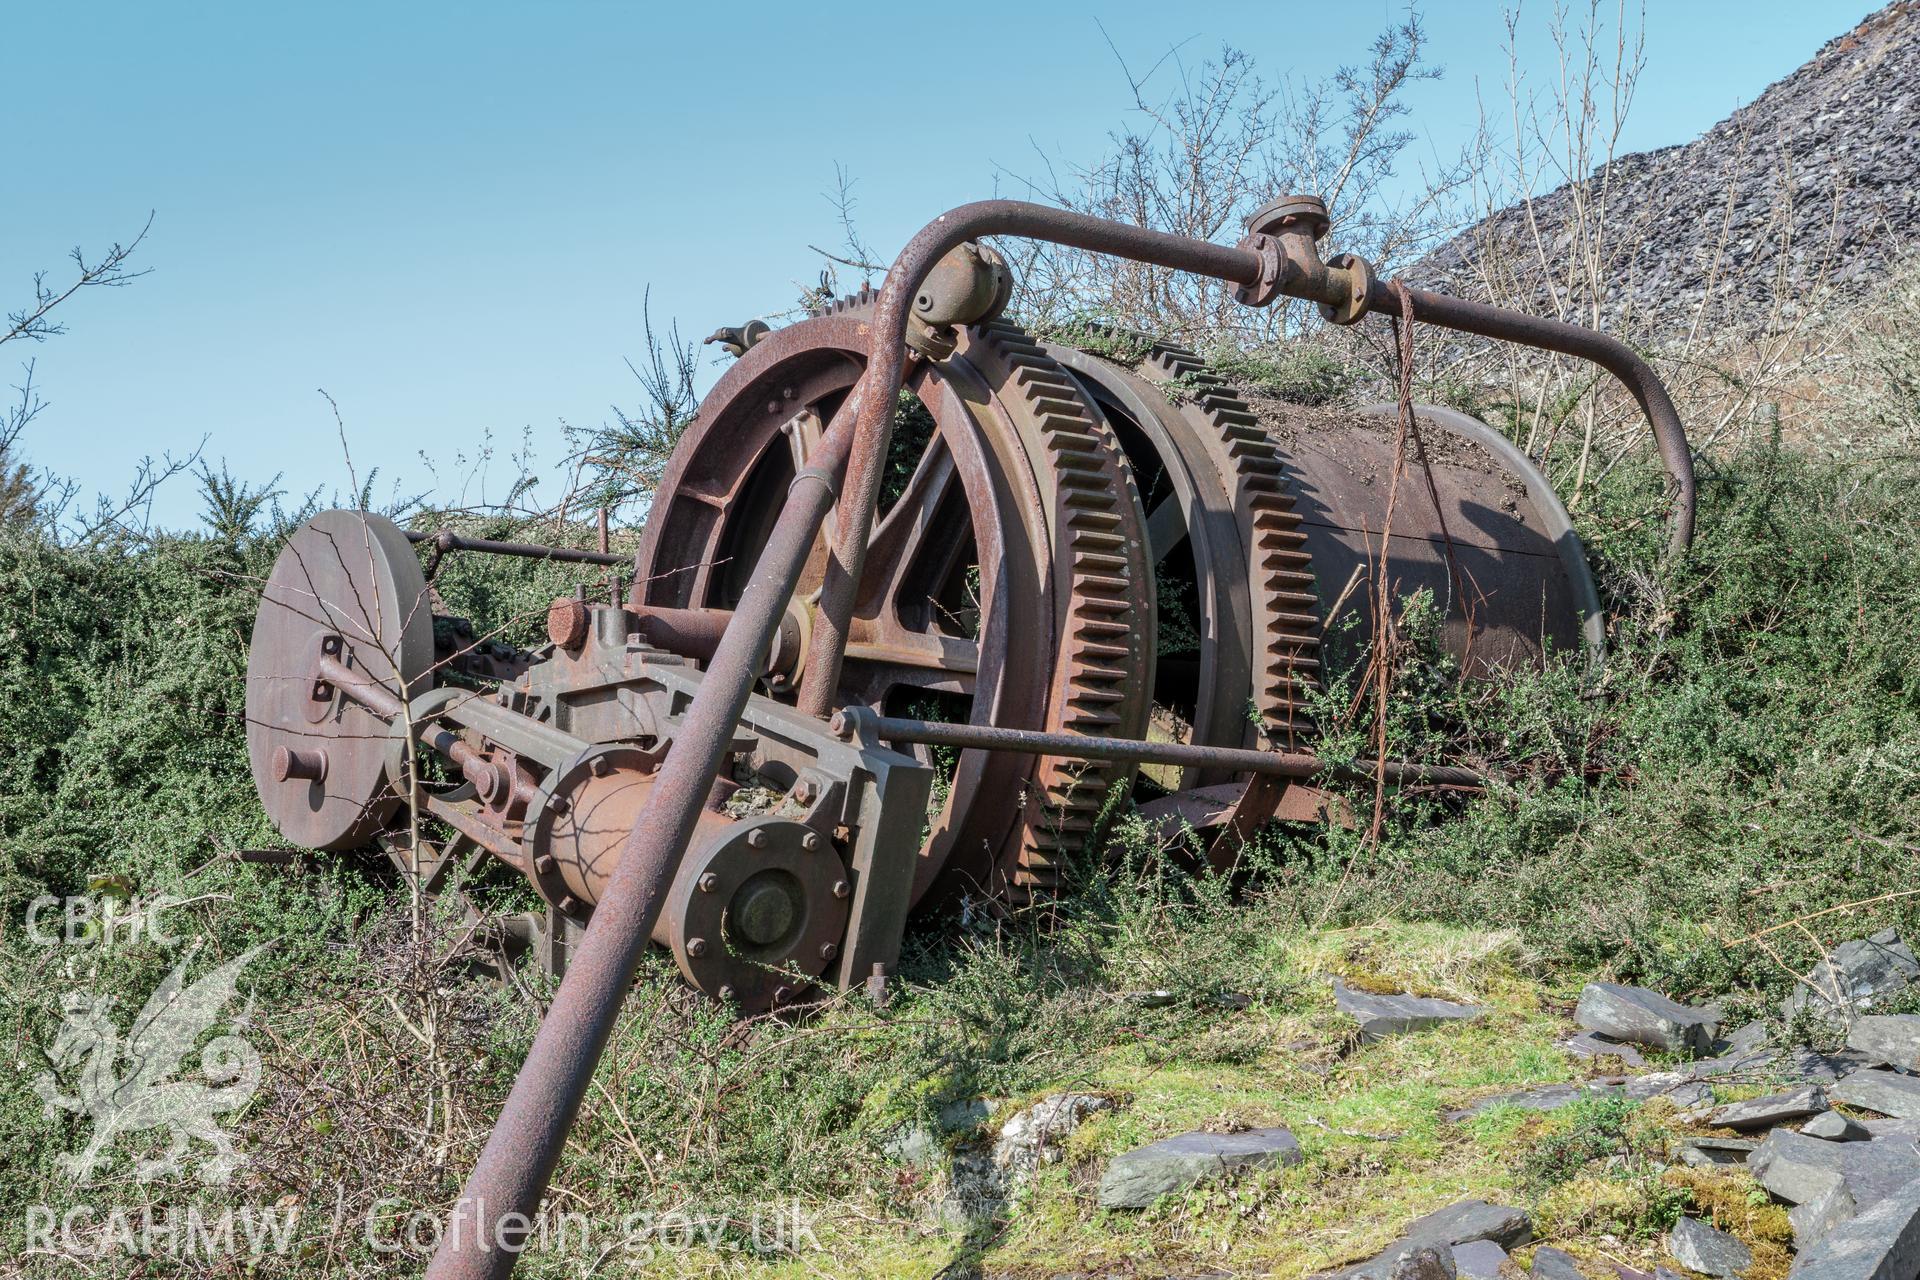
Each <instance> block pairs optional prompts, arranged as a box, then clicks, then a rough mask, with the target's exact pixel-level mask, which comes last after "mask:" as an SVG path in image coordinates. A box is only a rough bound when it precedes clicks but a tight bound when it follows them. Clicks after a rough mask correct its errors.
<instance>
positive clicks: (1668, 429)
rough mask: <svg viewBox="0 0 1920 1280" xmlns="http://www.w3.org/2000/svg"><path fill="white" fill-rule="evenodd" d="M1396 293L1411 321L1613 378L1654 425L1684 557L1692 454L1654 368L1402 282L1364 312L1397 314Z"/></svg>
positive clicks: (1582, 332)
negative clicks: (1562, 358)
mask: <svg viewBox="0 0 1920 1280" xmlns="http://www.w3.org/2000/svg"><path fill="white" fill-rule="evenodd" d="M1402 290H1404V291H1405V292H1406V294H1407V296H1408V297H1409V298H1411V299H1412V301H1413V318H1414V319H1415V320H1424V321H1426V322H1427V323H1428V324H1437V325H1439V326H1441V327H1442V328H1445V329H1456V330H1458V331H1460V332H1461V333H1472V334H1478V335H1479V336H1481V337H1483V338H1496V339H1499V340H1500V341H1502V342H1517V343H1519V344H1521V345H1522V346H1527V347H1536V348H1538V349H1540V350H1542V351H1557V352H1559V353H1560V354H1562V355H1569V356H1575V357H1578V358H1579V359H1582V360H1586V361H1588V362H1590V363H1592V364H1597V365H1599V366H1600V367H1601V368H1602V369H1605V370H1606V371H1607V372H1608V373H1610V374H1612V375H1613V376H1614V377H1615V378H1617V379H1619V381H1620V382H1621V384H1622V385H1624V386H1625V387H1626V389H1627V391H1628V393H1629V394H1631V395H1632V396H1633V398H1634V401H1635V402H1636V403H1637V404H1638V405H1639V406H1640V412H1641V413H1643V414H1645V415H1646V419H1647V423H1648V425H1650V426H1651V427H1652V428H1653V439H1654V443H1655V445H1657V446H1658V448H1659V450H1660V461H1661V462H1662V464H1664V465H1665V467H1666V470H1667V478H1668V479H1669V480H1670V481H1672V483H1673V486H1674V495H1673V511H1672V515H1671V516H1670V518H1669V523H1670V525H1671V529H1670V532H1669V536H1668V543H1667V551H1668V554H1669V555H1672V556H1676V557H1677V556H1680V555H1683V554H1685V552H1686V550H1687V548H1688V547H1690V546H1692V545H1693V522H1694V507H1695V502H1696V498H1695V494H1694V478H1693V450H1692V449H1691V448H1690V447H1689V446H1688V444H1687V432H1686V428H1685V427H1684V426H1682V425H1681V423H1680V414H1679V412H1678V411H1677V410H1676V409H1675V408H1674V407H1673V398H1672V397H1671V396H1669V395H1668V394H1667V389H1666V387H1665V386H1664V385H1662V384H1661V381H1660V379H1659V377H1658V375H1656V374H1655V373H1654V371H1653V367H1652V366H1651V365H1649V364H1648V363H1647V362H1646V361H1645V360H1643V359H1641V357H1640V356H1639V354H1638V353H1637V352H1635V351H1634V349H1633V348H1632V347H1629V346H1628V345H1627V344H1626V343H1624V342H1622V341H1620V340H1619V339H1618V338H1613V337H1609V336H1608V335H1606V334H1604V333H1597V332H1595V331H1594V330H1592V329H1587V328H1582V327H1581V326H1580V325H1577V324H1567V323H1566V322H1564V321H1561V320H1548V319H1546V318H1544V317H1541V316H1530V315H1527V314H1526V313H1525V312H1521V311H1509V310H1507V309H1506V308H1504V307H1490V306H1488V305H1486V304H1485V303H1482V302H1468V301H1467V300H1466V299H1464V298H1452V297H1448V296H1447V295H1446V294H1444V293H1429V292H1428V291H1427V290H1425V289H1415V288H1412V287H1411V286H1408V285H1403V284H1401V283H1400V282H1399V281H1397V280H1393V281H1384V282H1381V281H1376V282H1375V284H1374V286H1373V289H1372V290H1371V291H1370V292H1369V294H1368V296H1367V310H1368V311H1370V312H1372V313H1374V314H1376V315H1384V316H1397V315H1399V314H1400V293H1401V291H1402Z"/></svg>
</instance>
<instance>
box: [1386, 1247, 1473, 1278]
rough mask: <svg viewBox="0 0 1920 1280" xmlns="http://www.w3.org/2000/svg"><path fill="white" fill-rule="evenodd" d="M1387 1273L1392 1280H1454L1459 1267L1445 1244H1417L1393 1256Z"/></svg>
mask: <svg viewBox="0 0 1920 1280" xmlns="http://www.w3.org/2000/svg"><path fill="white" fill-rule="evenodd" d="M1388 1274H1389V1275H1390V1276H1391V1277H1392V1280H1455V1277H1456V1276H1458V1275H1459V1274H1460V1268H1459V1264H1458V1263H1457V1262H1456V1261H1455V1260H1454V1256H1453V1250H1451V1249H1449V1248H1447V1247H1446V1246H1445V1245H1417V1246H1415V1247H1413V1248H1411V1249H1408V1250H1406V1251H1405V1252H1403V1253H1401V1254H1400V1255H1399V1256H1398V1257H1397V1258H1395V1259H1394V1262H1393V1270H1392V1271H1391V1272H1389V1273H1388Z"/></svg>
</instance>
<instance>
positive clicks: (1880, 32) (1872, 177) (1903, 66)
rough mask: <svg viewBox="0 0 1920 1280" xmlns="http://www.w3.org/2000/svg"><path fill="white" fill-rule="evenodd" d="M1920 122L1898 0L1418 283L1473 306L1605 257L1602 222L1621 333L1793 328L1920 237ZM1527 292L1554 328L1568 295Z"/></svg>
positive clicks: (1441, 254)
mask: <svg viewBox="0 0 1920 1280" xmlns="http://www.w3.org/2000/svg"><path fill="white" fill-rule="evenodd" d="M1699 56H1701V57H1711V56H1712V53H1711V50H1702V51H1700V54H1699ZM1917 111H1920V6H1916V4H1915V3H1914V0H1896V2H1895V3H1893V4H1889V5H1887V6H1886V7H1885V8H1883V9H1880V10H1879V11H1877V12H1875V13H1873V14H1871V15H1869V16H1868V17H1866V18H1865V19H1864V20H1863V21H1861V22H1860V23H1859V24H1858V25H1857V26H1856V27H1854V28H1853V29H1852V30H1850V31H1848V32H1847V33H1846V34H1845V35H1842V36H1840V37H1838V38H1836V39H1834V40H1831V41H1829V42H1828V43H1827V44H1826V45H1825V46H1824V47H1823V48H1822V49H1821V50H1820V52H1819V53H1817V54H1816V55H1815V56H1814V57H1813V58H1812V59H1811V60H1810V61H1808V62H1807V63H1806V65H1805V66H1802V67H1801V68H1800V69H1799V70H1797V71H1795V72H1794V73H1793V74H1792V75H1790V76H1788V77H1786V78H1785V79H1783V80H1780V81H1779V82H1777V83H1775V84H1773V85H1772V86H1770V87H1769V88H1768V89H1767V90H1766V92H1764V93H1762V94H1761V95H1760V96H1759V97H1758V98H1756V99H1755V100H1754V101H1753V102H1751V103H1749V104H1748V105H1746V106H1744V107H1742V108H1740V109H1739V110H1737V111H1735V112H1734V113H1733V114H1732V115H1730V116H1728V117H1727V118H1726V119H1725V120H1723V121H1721V122H1720V123H1719V124H1717V125H1715V126H1714V127H1713V128H1712V129H1709V130H1708V131H1707V132H1706V133H1705V134H1703V135H1701V136H1700V137H1699V138H1697V139H1695V140H1694V141H1692V142H1689V143H1686V144H1684V145H1681V146H1674V147H1665V148H1662V149H1660V150H1657V151H1649V152H1642V153H1637V154H1633V155H1627V156H1622V157H1620V158H1619V159H1617V160H1615V161H1614V162H1613V163H1612V164H1611V165H1607V166H1605V167H1603V168H1601V169H1600V170H1599V171H1598V172H1596V173H1595V174H1594V175H1593V176H1592V177H1591V178H1589V179H1588V180H1587V181H1586V182H1584V183H1583V184H1581V185H1580V186H1579V187H1578V188H1575V187H1571V186H1567V187H1561V188H1559V189H1557V190H1555V191H1552V192H1549V193H1547V194H1545V195H1543V196H1541V197H1539V198H1538V199H1536V200H1534V201H1533V202H1531V203H1530V204H1519V205H1514V206H1512V207H1510V208H1507V209H1503V210H1501V211H1499V212H1497V213H1495V214H1493V215H1492V216H1491V217H1489V218H1488V219H1486V220H1485V221H1483V222H1481V223H1480V224H1479V225H1477V226H1475V227H1473V228H1471V229H1469V230H1468V231H1466V232H1464V233H1462V234H1461V235H1460V236H1458V237H1456V238H1455V239H1453V240H1451V241H1449V242H1448V243H1446V244H1444V245H1442V246H1440V247H1439V248H1437V249H1435V250H1434V251H1433V252H1431V253H1429V254H1428V255H1427V256H1426V258H1424V259H1423V260H1422V261H1420V262H1418V263H1416V264H1414V266H1413V267H1411V268H1409V270H1408V272H1407V277H1408V278H1409V279H1411V280H1414V281H1416V282H1418V283H1421V284H1423V285H1430V286H1436V287H1440V288H1443V289H1447V290H1449V291H1455V292H1459V291H1464V292H1466V293H1467V294H1468V295H1469V296H1473V295H1474V294H1475V291H1476V289H1477V287H1478V283H1479V281H1480V280H1481V279H1482V276H1483V274H1487V273H1490V274H1491V275H1492V276H1493V277H1496V278H1502V279H1504V278H1505V276H1506V275H1507V273H1508V272H1509V271H1510V270H1511V269H1512V267H1511V264H1512V263H1515V262H1523V261H1531V260H1533V259H1535V258H1536V256H1542V255H1543V256H1544V257H1546V258H1547V259H1548V260H1549V261H1553V262H1564V261H1565V260H1566V259H1567V258H1568V256H1569V253H1570V252H1572V251H1573V250H1574V247H1575V245H1576V242H1577V243H1578V244H1579V245H1580V246H1589V245H1591V244H1593V243H1595V241H1594V239H1593V233H1592V232H1591V231H1590V230H1589V229H1587V227H1586V225H1585V224H1586V223H1587V222H1588V221H1589V220H1597V221H1604V222H1606V223H1608V224H1609V225H1610V228H1611V230H1610V232H1609V233H1608V234H1607V235H1606V236H1605V237H1604V244H1605V246H1606V247H1605V248H1604V249H1603V250H1602V257H1603V258H1605V259H1606V261H1605V264H1604V274H1605V276H1606V278H1607V281H1608V283H1609V286H1610V288H1609V293H1608V296H1607V297H1606V299H1605V300H1604V305H1603V307H1602V311H1603V315H1604V319H1605V321H1606V324H1607V327H1619V326H1621V325H1622V324H1623V323H1627V324H1628V327H1633V326H1632V325H1631V323H1630V322H1629V320H1630V317H1646V316H1663V317H1667V318H1669V320H1668V323H1666V324H1665V325H1664V326H1663V328H1667V329H1670V328H1671V327H1672V326H1671V322H1670V321H1671V317H1675V316H1682V317H1691V316H1695V315H1699V316H1701V317H1702V318H1703V319H1704V320H1706V321H1707V322H1708V323H1709V324H1720V323H1725V324H1732V325H1753V324H1761V323H1766V322H1768V321H1769V319H1771V320H1772V321H1775V322H1787V323H1791V322H1792V321H1794V320H1795V319H1796V318H1798V317H1796V315H1795V314H1793V313H1794V312H1795V310H1796V309H1797V308H1801V307H1804V306H1805V305H1807V302H1808V300H1810V299H1814V298H1816V297H1817V296H1818V294H1819V291H1820V290H1821V289H1823V288H1825V287H1827V286H1833V285H1837V286H1841V288H1842V295H1841V299H1840V305H1842V306H1843V307H1849V308H1850V307H1851V306H1853V305H1856V303H1855V302H1854V301H1853V299H1855V298H1857V296H1858V293H1859V291H1860V290H1861V289H1863V288H1865V289H1871V288H1873V287H1875V286H1877V285H1878V283H1879V282H1881V281H1883V280H1884V279H1885V274H1886V271H1887V268H1888V267H1889V266H1890V265H1891V264H1892V262H1893V261H1894V259H1895V258H1896V256H1897V255H1898V253H1899V252H1901V251H1902V249H1903V248H1904V246H1906V245H1910V244H1912V243H1913V240H1914V237H1915V235H1916V233H1920V193H1917V192H1916V191H1915V188H1914V186H1913V182H1912V177H1913V174H1914V172H1915V170H1916V168H1920V130H1916V129H1915V128H1914V118H1915V113H1916V112H1917ZM1582 251H1584V249H1583V250H1582ZM1483 259H1485V260H1486V261H1485V262H1484V263H1483ZM1495 259H1498V260H1503V263H1504V265H1503V264H1502V263H1496V262H1495V261H1494V260H1495ZM1519 287H1520V288H1521V289H1522V291H1523V292H1527V291H1529V290H1530V291H1531V294H1532V296H1530V297H1523V298H1520V299H1517V301H1518V302H1519V303H1520V305H1523V306H1526V307H1527V308H1528V309H1529V310H1533V311H1538V312H1542V313H1544V314H1558V313H1559V304H1560V303H1561V302H1563V301H1565V297H1564V294H1565V291H1566V288H1567V287H1568V282H1567V281H1566V280H1564V279H1562V280H1559V281H1557V282H1550V281H1549V280H1547V279H1545V278H1542V279H1540V280H1538V281H1533V282H1531V283H1526V282H1524V278H1523V282H1521V283H1520V286H1519ZM1574 287H1575V289H1576V291H1577V288H1578V286H1577V285H1575V286H1574ZM1783 302H1784V304H1785V308H1784V312H1785V313H1784V314H1777V311H1778V304H1780V303H1783Z"/></svg>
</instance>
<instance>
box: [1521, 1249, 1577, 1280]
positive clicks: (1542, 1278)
mask: <svg viewBox="0 0 1920 1280" xmlns="http://www.w3.org/2000/svg"><path fill="white" fill-rule="evenodd" d="M1527 1274H1528V1275H1530V1276H1532V1277H1533V1280H1587V1274H1586V1273H1585V1272H1584V1271H1582V1270H1580V1264H1579V1263H1578V1262H1576V1261H1575V1260H1574V1257H1573V1255H1572V1254H1570V1253H1568V1252H1566V1251H1565V1250H1564V1249H1556V1248H1554V1247H1553V1246H1552V1245H1542V1246H1540V1247H1539V1248H1538V1249H1535V1250H1534V1251H1533V1269H1532V1270H1531V1271H1529V1272H1528V1273H1527Z"/></svg>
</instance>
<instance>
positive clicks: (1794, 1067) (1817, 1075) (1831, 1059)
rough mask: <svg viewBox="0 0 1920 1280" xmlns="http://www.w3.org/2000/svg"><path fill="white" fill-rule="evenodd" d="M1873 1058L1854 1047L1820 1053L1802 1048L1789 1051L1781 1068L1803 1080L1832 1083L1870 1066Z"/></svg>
mask: <svg viewBox="0 0 1920 1280" xmlns="http://www.w3.org/2000/svg"><path fill="white" fill-rule="evenodd" d="M1872 1065H1873V1060H1872V1059H1871V1058H1869V1057H1867V1055H1866V1054H1864V1053H1857V1052H1855V1051H1854V1050H1852V1049H1842V1050H1840V1051H1839V1052H1838V1053H1820V1052H1818V1051H1816V1050H1813V1049H1806V1048H1800V1049H1795V1050H1794V1051H1793V1052H1791V1053H1789V1054H1788V1055H1787V1057H1786V1059H1785V1061H1783V1062H1782V1063H1781V1064H1780V1069H1781V1070H1782V1071H1784V1072H1786V1073H1787V1074H1789V1075H1792V1076H1795V1077H1797V1078H1799V1079H1801V1080H1820V1081H1823V1082H1825V1083H1827V1084H1832V1083H1833V1082H1834V1081H1835V1080H1838V1079H1840V1078H1841V1077H1842V1076H1847V1075H1852V1074H1853V1073H1854V1072H1856V1071H1858V1070H1860V1069H1861V1068H1862V1067H1870V1066H1872Z"/></svg>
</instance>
